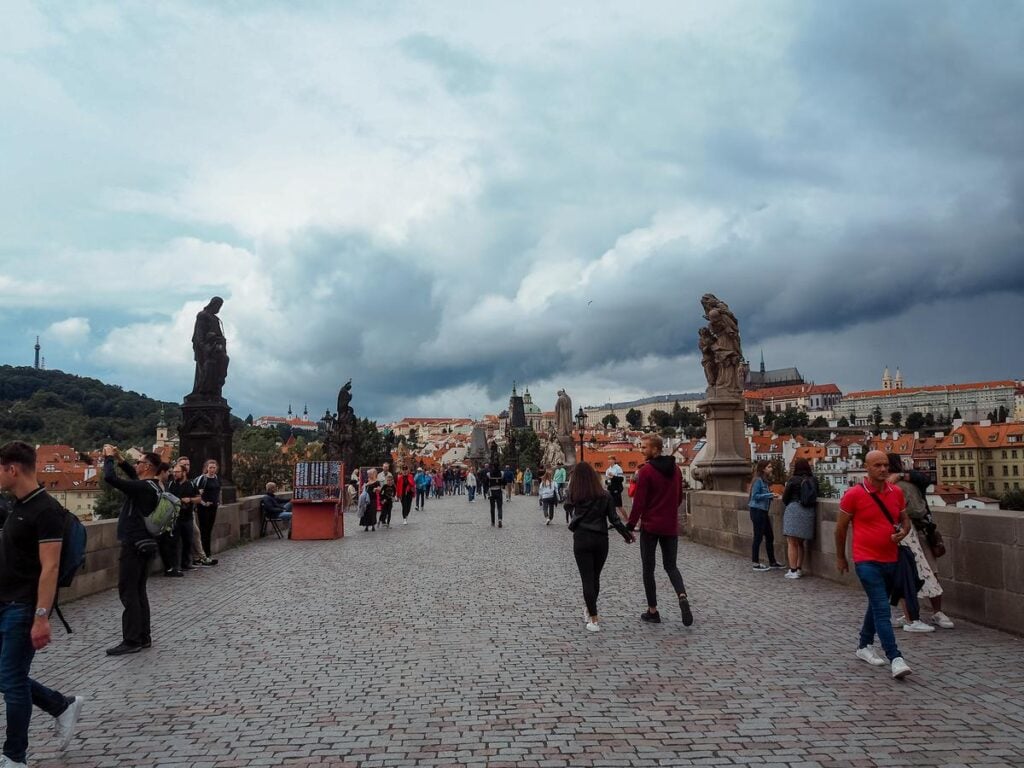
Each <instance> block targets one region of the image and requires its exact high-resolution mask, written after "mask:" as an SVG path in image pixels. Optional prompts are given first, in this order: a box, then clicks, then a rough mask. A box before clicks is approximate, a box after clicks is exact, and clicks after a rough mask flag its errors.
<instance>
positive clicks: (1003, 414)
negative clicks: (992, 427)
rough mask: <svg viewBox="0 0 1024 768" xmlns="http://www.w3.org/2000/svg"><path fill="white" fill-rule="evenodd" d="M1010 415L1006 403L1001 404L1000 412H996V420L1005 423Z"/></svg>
mask: <svg viewBox="0 0 1024 768" xmlns="http://www.w3.org/2000/svg"><path fill="white" fill-rule="evenodd" d="M1009 416H1010V412H1009V411H1008V410H1007V409H1006V406H1005V405H1000V406H999V412H998V413H997V414H996V421H997V422H998V423H999V424H1005V423H1006V420H1007V419H1008V418H1009Z"/></svg>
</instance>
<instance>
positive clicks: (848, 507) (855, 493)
mask: <svg viewBox="0 0 1024 768" xmlns="http://www.w3.org/2000/svg"><path fill="white" fill-rule="evenodd" d="M864 467H865V469H866V470H867V477H866V478H865V479H864V482H862V483H860V484H859V485H855V486H854V487H852V488H850V489H849V490H848V491H847V492H846V493H845V494H843V498H842V500H841V501H840V502H839V517H838V520H837V521H836V570H838V571H839V573H846V572H847V571H848V570H849V569H850V565H849V563H847V562H846V531H847V529H848V528H851V527H852V528H853V567H854V570H855V571H856V572H857V578H858V579H860V583H861V585H862V586H863V587H864V592H865V593H867V596H868V609H867V612H866V613H865V614H864V623H863V625H862V626H861V630H860V644H859V645H858V647H857V658H858V659H861V660H862V661H865V662H867V663H868V664H871V665H872V666H884V665H885V664H886V660H885V659H883V658H882V657H881V656H879V654H878V651H876V650H875V647H874V642H875V634H876V633H877V634H878V639H879V641H880V642H881V643H882V649H883V650H884V651H885V655H886V656H887V657H888V659H889V664H890V667H891V671H892V676H893V677H894V678H896V679H900V678H904V677H906V676H907V675H909V674H910V667H909V666H908V665H907V662H906V661H904V660H903V654H902V653H900V649H899V647H898V646H897V645H896V633H895V632H893V630H892V619H891V618H890V615H889V595H890V594H891V593H892V589H893V582H894V580H895V576H896V562H897V560H898V559H899V548H898V547H899V543H900V542H901V541H903V539H904V538H905V537H906V536H907V534H908V533H910V518H909V517H908V516H907V512H906V502H905V501H904V498H903V491H901V490H900V489H899V488H897V487H896V486H895V485H892V484H891V483H889V482H888V479H889V459H888V457H887V456H886V455H885V454H884V453H883V452H882V451H871V452H870V453H868V455H867V456H866V457H865V458H864ZM883 507H884V509H885V511H883Z"/></svg>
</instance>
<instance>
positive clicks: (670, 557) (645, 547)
mask: <svg viewBox="0 0 1024 768" xmlns="http://www.w3.org/2000/svg"><path fill="white" fill-rule="evenodd" d="M659 546H660V547H661V565H662V567H664V569H665V573H667V574H668V578H669V581H671V582H672V588H673V589H674V590H675V591H676V594H677V595H682V594H685V593H686V587H685V586H684V585H683V574H681V573H680V572H679V568H678V567H677V566H676V554H677V553H678V551H679V537H678V536H659V535H658V534H656V533H647V531H640V564H641V566H642V568H643V574H644V592H646V593H647V605H648V606H650V607H651V608H657V607H658V590H657V588H656V587H655V585H654V555H655V551H656V550H657V549H658V547H659Z"/></svg>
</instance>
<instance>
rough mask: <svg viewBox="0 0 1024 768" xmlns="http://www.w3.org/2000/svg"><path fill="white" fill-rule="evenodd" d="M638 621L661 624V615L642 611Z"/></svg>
mask: <svg viewBox="0 0 1024 768" xmlns="http://www.w3.org/2000/svg"><path fill="white" fill-rule="evenodd" d="M640 621H646V622H647V623H648V624H661V614H660V613H658V612H657V611H655V612H654V613H651V612H650V611H644V612H643V613H641V614H640Z"/></svg>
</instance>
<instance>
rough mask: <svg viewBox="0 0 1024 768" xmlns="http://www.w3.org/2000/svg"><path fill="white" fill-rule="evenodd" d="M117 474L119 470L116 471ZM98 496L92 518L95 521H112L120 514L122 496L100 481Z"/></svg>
mask: <svg viewBox="0 0 1024 768" xmlns="http://www.w3.org/2000/svg"><path fill="white" fill-rule="evenodd" d="M117 471H118V473H120V472H121V470H117ZM99 485H100V495H99V496H98V497H97V499H96V503H95V504H94V505H93V508H92V516H93V517H94V518H95V519H96V520H113V519H114V518H115V517H117V516H118V514H119V513H120V512H121V505H122V504H123V503H124V495H123V494H121V492H120V491H117V490H115V489H114V488H113V487H112V486H109V485H107V484H106V483H105V482H103V480H102V479H100V483H99Z"/></svg>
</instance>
